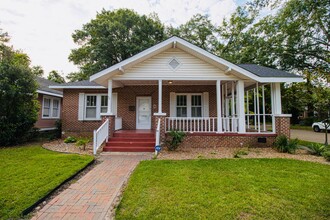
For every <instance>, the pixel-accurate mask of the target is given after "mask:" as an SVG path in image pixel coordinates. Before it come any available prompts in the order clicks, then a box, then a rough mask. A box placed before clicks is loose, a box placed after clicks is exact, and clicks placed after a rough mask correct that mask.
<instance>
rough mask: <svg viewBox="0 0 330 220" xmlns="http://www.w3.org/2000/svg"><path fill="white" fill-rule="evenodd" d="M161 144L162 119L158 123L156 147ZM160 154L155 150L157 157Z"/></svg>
mask: <svg viewBox="0 0 330 220" xmlns="http://www.w3.org/2000/svg"><path fill="white" fill-rule="evenodd" d="M159 144H160V118H158V121H157V128H156V146H158V145H159ZM157 154H158V151H157V150H156V149H155V155H157Z"/></svg>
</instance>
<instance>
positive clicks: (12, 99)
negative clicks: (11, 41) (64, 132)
mask: <svg viewBox="0 0 330 220" xmlns="http://www.w3.org/2000/svg"><path fill="white" fill-rule="evenodd" d="M5 42H6V41H2V40H1V39H0V55H1V56H0V131H1V132H0V146H4V145H10V144H16V143H18V142H21V141H24V140H25V138H26V137H27V135H28V132H29V131H30V130H31V128H32V127H33V125H34V123H35V122H36V121H37V116H38V102H37V100H36V90H37V84H36V81H35V79H34V75H33V73H32V70H31V68H30V67H29V66H27V62H26V61H27V59H26V57H27V55H26V54H22V53H21V52H20V51H15V50H14V49H13V48H12V47H9V46H6V45H5V44H4V43H5Z"/></svg>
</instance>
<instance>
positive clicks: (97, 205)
mask: <svg viewBox="0 0 330 220" xmlns="http://www.w3.org/2000/svg"><path fill="white" fill-rule="evenodd" d="M150 158H151V154H148V155H145V154H144V155H142V154H141V155H103V156H101V158H100V160H101V161H103V162H102V163H100V164H99V165H97V166H96V167H94V168H93V169H92V170H91V171H89V172H88V173H87V174H86V175H85V176H83V177H82V178H81V179H79V180H78V181H77V182H76V183H74V184H72V185H71V186H70V187H69V188H68V189H66V190H64V191H63V192H61V193H60V194H59V195H57V196H56V197H55V198H54V199H52V200H51V201H49V202H48V204H46V205H45V206H44V207H43V208H42V209H41V210H40V211H38V212H37V214H36V215H35V216H34V217H33V218H32V219H47V220H48V219H79V220H81V219H82V220H83V219H105V218H106V217H107V216H106V215H107V212H108V210H109V208H110V207H111V205H112V204H113V202H114V201H115V199H116V197H117V196H118V195H119V193H120V190H121V188H122V186H123V184H124V183H125V182H126V180H127V179H128V177H129V176H130V174H131V172H132V171H133V170H134V168H135V167H136V165H137V164H138V163H139V162H140V161H141V160H144V159H150Z"/></svg>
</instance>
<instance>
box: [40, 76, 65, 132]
mask: <svg viewBox="0 0 330 220" xmlns="http://www.w3.org/2000/svg"><path fill="white" fill-rule="evenodd" d="M36 81H37V83H38V89H37V93H38V102H39V105H40V109H39V113H38V120H37V122H36V123H35V124H34V127H35V128H38V129H39V130H40V131H48V130H54V129H56V121H57V120H59V119H61V105H62V98H63V92H61V91H58V90H55V89H50V88H49V86H55V85H59V84H58V83H55V82H53V81H50V80H47V79H44V78H41V77H36Z"/></svg>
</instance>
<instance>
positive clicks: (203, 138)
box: [179, 133, 276, 149]
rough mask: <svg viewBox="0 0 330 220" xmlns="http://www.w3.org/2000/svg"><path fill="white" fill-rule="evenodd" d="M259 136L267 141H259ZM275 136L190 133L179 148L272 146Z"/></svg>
mask: <svg viewBox="0 0 330 220" xmlns="http://www.w3.org/2000/svg"><path fill="white" fill-rule="evenodd" d="M258 138H266V143H258ZM275 138H276V134H215V133H209V134H190V133H188V134H187V135H186V136H185V137H184V140H183V142H182V143H181V144H180V146H179V148H181V149H182V148H218V147H271V146H272V145H273V143H274V140H275Z"/></svg>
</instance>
